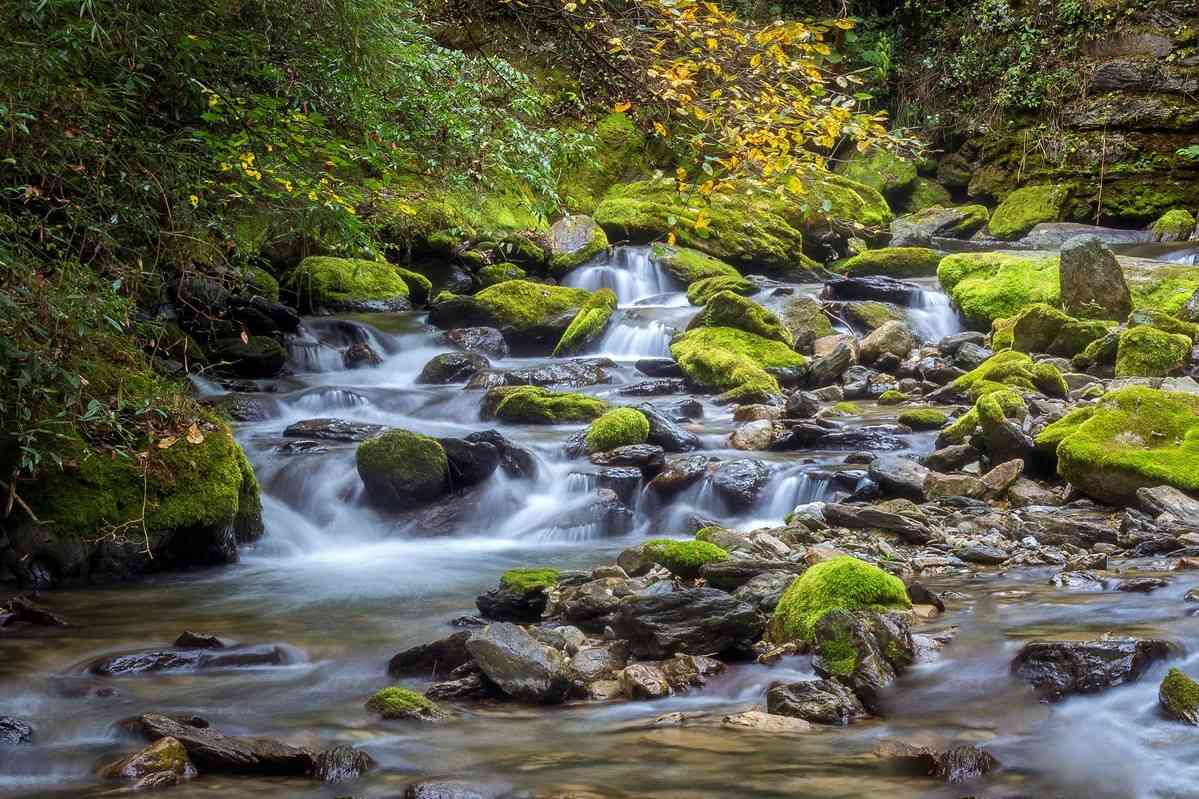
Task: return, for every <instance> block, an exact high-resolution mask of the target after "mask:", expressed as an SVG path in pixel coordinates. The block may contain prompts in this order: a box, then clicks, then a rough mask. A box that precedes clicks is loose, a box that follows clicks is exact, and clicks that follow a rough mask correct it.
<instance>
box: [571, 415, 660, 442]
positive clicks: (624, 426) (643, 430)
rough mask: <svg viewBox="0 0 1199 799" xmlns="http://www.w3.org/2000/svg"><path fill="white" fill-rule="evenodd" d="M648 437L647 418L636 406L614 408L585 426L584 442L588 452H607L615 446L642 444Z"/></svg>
mask: <svg viewBox="0 0 1199 799" xmlns="http://www.w3.org/2000/svg"><path fill="white" fill-rule="evenodd" d="M648 438H649V419H647V418H646V417H645V414H644V413H642V412H641V411H639V410H637V409H636V408H614V409H613V410H610V411H608V412H607V413H605V414H604V415H603V416H601V417H599V418H598V419H596V420H595V421H594V422H592V423H591V426H590V427H588V428H587V436H586V438H585V439H584V444H585V446H586V448H587V451H588V452H607V451H608V450H610V449H616V448H617V447H624V446H629V445H631V444H644V443H645V441H646V439H648Z"/></svg>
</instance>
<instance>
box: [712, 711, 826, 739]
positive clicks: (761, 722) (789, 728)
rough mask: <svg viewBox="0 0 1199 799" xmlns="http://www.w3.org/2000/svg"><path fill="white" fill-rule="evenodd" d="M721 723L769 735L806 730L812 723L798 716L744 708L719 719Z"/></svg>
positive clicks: (733, 727)
mask: <svg viewBox="0 0 1199 799" xmlns="http://www.w3.org/2000/svg"><path fill="white" fill-rule="evenodd" d="M720 723H721V725H723V726H725V727H730V728H732V729H735V730H752V731H753V732H761V733H766V734H769V735H778V734H779V733H795V732H808V731H810V730H811V729H812V725H811V724H809V723H808V722H806V721H804V720H803V719H800V718H791V717H789V716H779V715H776V714H774V713H763V712H762V711H760V710H746V711H743V712H741V713H733V714H732V715H729V716H725V717H724V718H723V719H722V720H721V722H720Z"/></svg>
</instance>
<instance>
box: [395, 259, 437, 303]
mask: <svg viewBox="0 0 1199 799" xmlns="http://www.w3.org/2000/svg"><path fill="white" fill-rule="evenodd" d="M392 268H393V269H395V271H396V272H397V273H398V274H399V276H400V277H401V278H403V280H404V284H405V285H407V286H408V296H409V297H411V298H412V301H413V302H414V303H416V304H417V305H424V304H425V303H427V302H428V301H429V295H430V294H432V293H433V282H432V281H431V280H429V278H427V277H425V276H424V275H422V274H421V273H420V272H414V271H412V270H411V269H405V268H404V267H402V266H393V267H392Z"/></svg>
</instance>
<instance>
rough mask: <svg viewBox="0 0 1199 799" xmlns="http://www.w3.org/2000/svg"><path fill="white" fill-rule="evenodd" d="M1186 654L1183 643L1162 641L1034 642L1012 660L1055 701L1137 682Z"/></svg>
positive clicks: (1022, 675) (1016, 671) (1014, 666)
mask: <svg viewBox="0 0 1199 799" xmlns="http://www.w3.org/2000/svg"><path fill="white" fill-rule="evenodd" d="M1181 654H1182V648H1181V647H1180V646H1179V645H1178V644H1175V643H1173V642H1171V641H1163V640H1160V639H1135V638H1111V639H1105V640H1099V641H1030V642H1029V643H1027V644H1025V645H1024V648H1023V649H1021V650H1020V652H1019V653H1018V654H1017V655H1016V657H1015V659H1013V660H1012V673H1013V674H1015V675H1016V676H1017V677H1019V678H1020V679H1022V680H1024V681H1025V682H1027V683H1029V684H1030V685H1032V686H1033V688H1035V689H1036V690H1037V692H1038V693H1039V694H1040V695H1041V696H1042V698H1044V699H1045V700H1046V701H1050V702H1053V701H1056V700H1058V699H1061V698H1062V697H1064V696H1067V695H1069V694H1095V693H1099V692H1101V691H1106V690H1107V689H1108V688H1114V687H1115V686H1117V685H1123V684H1125V683H1129V682H1135V681H1136V680H1137V679H1139V678H1140V676H1141V675H1142V674H1144V673H1145V671H1146V670H1147V669H1148V668H1149V666H1150V665H1152V664H1153V663H1155V662H1157V661H1159V660H1165V659H1167V658H1171V657H1178V656H1179V655H1181Z"/></svg>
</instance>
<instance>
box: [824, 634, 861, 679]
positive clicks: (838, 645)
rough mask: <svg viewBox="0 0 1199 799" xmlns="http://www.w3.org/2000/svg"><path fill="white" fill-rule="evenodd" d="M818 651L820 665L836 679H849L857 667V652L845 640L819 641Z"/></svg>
mask: <svg viewBox="0 0 1199 799" xmlns="http://www.w3.org/2000/svg"><path fill="white" fill-rule="evenodd" d="M819 651H820V659H821V665H823V666H824V668H825V669H827V670H828V671H829V673H831V674H835V675H837V676H838V677H849V676H850V675H852V674H853V672H854V669H856V668H857V667H858V651H857V650H856V649H854V648H853V644H851V643H850V642H849V641H848V640H847V639H844V638H832V639H829V640H827V641H821V642H820V649H819Z"/></svg>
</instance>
